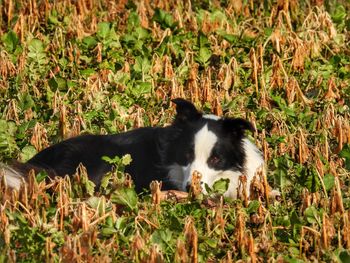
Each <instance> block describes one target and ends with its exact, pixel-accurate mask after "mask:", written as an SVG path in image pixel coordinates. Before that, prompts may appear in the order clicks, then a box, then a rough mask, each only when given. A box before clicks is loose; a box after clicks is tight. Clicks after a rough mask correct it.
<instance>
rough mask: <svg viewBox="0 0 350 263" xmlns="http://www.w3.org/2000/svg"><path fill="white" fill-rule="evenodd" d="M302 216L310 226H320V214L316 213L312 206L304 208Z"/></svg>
mask: <svg viewBox="0 0 350 263" xmlns="http://www.w3.org/2000/svg"><path fill="white" fill-rule="evenodd" d="M304 215H305V217H306V220H307V221H308V222H309V223H310V224H314V223H317V224H319V225H321V218H320V213H319V211H317V209H316V208H315V207H314V206H309V207H308V208H306V210H305V212H304Z"/></svg>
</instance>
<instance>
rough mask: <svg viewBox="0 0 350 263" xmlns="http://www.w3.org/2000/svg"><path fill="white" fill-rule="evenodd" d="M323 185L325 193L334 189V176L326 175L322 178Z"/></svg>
mask: <svg viewBox="0 0 350 263" xmlns="http://www.w3.org/2000/svg"><path fill="white" fill-rule="evenodd" d="M323 183H324V186H325V187H326V191H329V190H331V189H332V188H333V187H334V184H335V183H334V176H333V175H332V174H326V175H325V176H324V177H323Z"/></svg>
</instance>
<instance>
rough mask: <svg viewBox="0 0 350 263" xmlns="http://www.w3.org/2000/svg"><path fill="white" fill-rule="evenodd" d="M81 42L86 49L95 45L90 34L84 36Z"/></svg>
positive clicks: (95, 42) (94, 40)
mask: <svg viewBox="0 0 350 263" xmlns="http://www.w3.org/2000/svg"><path fill="white" fill-rule="evenodd" d="M82 42H83V44H84V45H85V46H86V48H87V49H93V48H94V47H96V45H97V41H96V39H95V38H94V37H92V36H87V37H84V38H83V41H82Z"/></svg>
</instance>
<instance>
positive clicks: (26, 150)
mask: <svg viewBox="0 0 350 263" xmlns="http://www.w3.org/2000/svg"><path fill="white" fill-rule="evenodd" d="M36 153H37V151H36V149H35V148H34V146H32V145H26V146H24V147H23V149H22V152H21V161H22V162H26V161H28V160H29V159H30V158H32V157H33V156H34V155H35V154H36Z"/></svg>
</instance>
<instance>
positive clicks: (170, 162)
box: [2, 98, 264, 198]
mask: <svg viewBox="0 0 350 263" xmlns="http://www.w3.org/2000/svg"><path fill="white" fill-rule="evenodd" d="M172 102H173V103H175V105H176V116H175V119H174V121H173V123H172V124H171V125H169V126H167V127H144V128H138V129H135V130H131V131H127V132H124V133H120V134H114V135H81V136H78V137H73V138H70V139H67V140H64V141H62V142H60V143H58V144H55V145H52V146H50V147H48V148H46V149H44V150H42V151H41V152H39V153H37V154H36V155H35V156H34V157H33V158H31V159H30V160H29V161H27V162H26V163H19V162H17V163H14V164H12V165H7V166H4V167H3V168H2V170H3V171H2V173H3V176H4V177H5V181H6V183H7V185H8V186H9V187H10V188H13V189H17V190H18V189H19V188H20V185H21V183H22V182H25V181H26V176H27V174H28V172H29V171H30V170H31V169H34V170H35V171H36V172H40V171H43V170H44V171H45V172H46V173H47V174H48V175H49V177H51V178H53V177H55V176H66V175H69V176H71V175H73V174H75V172H76V168H77V167H78V166H79V164H82V165H84V166H85V168H86V169H87V173H88V176H89V179H90V180H91V181H93V182H94V183H95V185H96V187H99V185H100V183H101V179H102V178H103V176H104V175H105V174H106V173H107V172H109V171H111V169H112V165H111V164H109V163H107V162H106V161H104V160H102V157H103V156H108V157H110V158H113V157H115V156H119V157H121V156H123V155H125V154H130V155H131V157H132V162H131V164H130V165H129V166H127V167H126V172H127V173H128V174H130V175H131V178H132V179H133V182H134V185H135V190H136V191H137V192H142V191H144V189H148V188H149V185H150V182H152V181H153V180H158V181H162V190H181V191H186V190H188V187H189V185H190V182H191V179H192V174H193V173H194V172H198V173H200V175H201V176H202V177H201V185H202V188H203V191H204V192H205V191H206V189H205V187H204V186H205V184H207V185H208V186H209V187H211V186H212V185H213V183H214V182H215V181H217V180H219V179H222V178H223V179H229V187H228V191H227V192H226V193H225V196H228V197H232V198H237V194H238V193H237V188H238V184H239V177H240V176H241V175H245V176H246V178H247V185H248V186H249V185H250V182H251V180H252V178H253V176H254V174H255V172H256V170H257V169H258V168H259V167H261V166H262V165H263V163H264V160H263V157H262V154H261V152H260V151H259V150H258V148H257V147H256V146H255V144H253V143H252V142H251V141H250V140H249V139H248V138H247V137H246V136H245V131H247V130H249V131H254V128H253V126H252V124H251V123H250V122H248V121H246V120H244V119H240V118H226V117H224V118H220V117H218V116H215V115H204V114H202V113H201V112H199V111H198V110H197V109H196V108H195V106H194V105H193V104H192V103H191V102H189V101H186V100H184V99H180V98H177V99H174V100H172ZM247 192H248V194H249V189H247Z"/></svg>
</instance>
